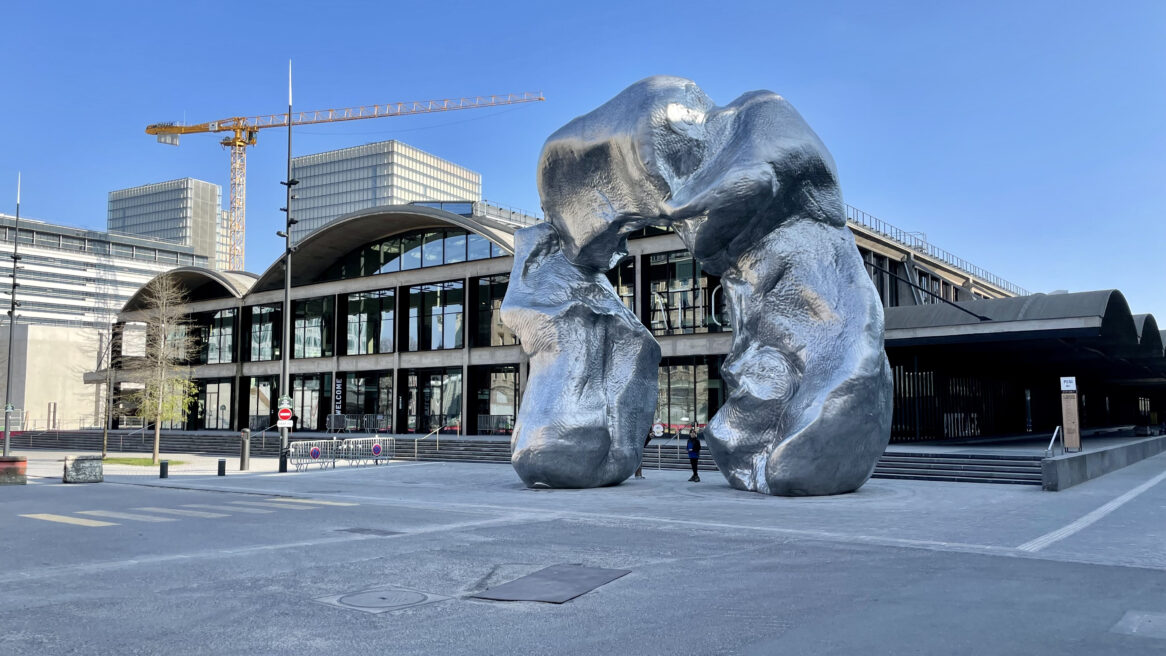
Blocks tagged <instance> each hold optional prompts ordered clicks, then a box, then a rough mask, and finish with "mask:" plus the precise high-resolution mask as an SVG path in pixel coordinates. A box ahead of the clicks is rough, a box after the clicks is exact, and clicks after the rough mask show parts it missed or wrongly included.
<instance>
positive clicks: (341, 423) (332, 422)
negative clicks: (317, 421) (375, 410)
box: [324, 414, 389, 433]
mask: <svg viewBox="0 0 1166 656" xmlns="http://www.w3.org/2000/svg"><path fill="white" fill-rule="evenodd" d="M324 427H325V429H326V430H327V431H328V432H329V433H352V432H356V431H367V432H370V433H382V432H386V431H388V430H389V417H388V416H387V415H372V414H368V415H362V414H331V415H328V416H326V417H325V418H324Z"/></svg>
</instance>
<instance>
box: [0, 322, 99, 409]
mask: <svg viewBox="0 0 1166 656" xmlns="http://www.w3.org/2000/svg"><path fill="white" fill-rule="evenodd" d="M101 343H102V341H101V332H100V331H99V330H98V329H96V328H82V327H72V326H39V325H28V324H20V323H17V325H16V341H15V342H14V344H13V354H12V355H13V359H12V365H13V366H12V381H13V384H12V396H11V402H12V404H13V405H14V406H16V407H17V408H23V409H24V411H25V421H26V423H25V426H26V427H29V428H32V427H35V428H39V429H44V428H47V427H48V425H47V423H48V421H49V418H50V417H49V404H50V403H56V404H57V407H56V418H57V423H58V426H60V427H61V428H76V427H77V424H78V420H79V419H80V418H82V417H85V418H87V419H88V418H90V417H92V416H93V414H94V408H95V407H97V406H98V398H97V395H98V393H99V388H98V386H96V385H87V384H85V382H84V381H83V376H84V374H85V372H87V371H92V370H93V369H94V368H95V367H96V365H97V356H98V351H99V349H100V345H101ZM7 366H8V326H7V325H6V326H4V327H3V328H2V329H0V378H2V377H3V372H4V371H5V370H6V367H7ZM6 384H7V381H6V380H4V381H0V404H2V400H3V398H4V393H5V385H6ZM0 410H2V408H0Z"/></svg>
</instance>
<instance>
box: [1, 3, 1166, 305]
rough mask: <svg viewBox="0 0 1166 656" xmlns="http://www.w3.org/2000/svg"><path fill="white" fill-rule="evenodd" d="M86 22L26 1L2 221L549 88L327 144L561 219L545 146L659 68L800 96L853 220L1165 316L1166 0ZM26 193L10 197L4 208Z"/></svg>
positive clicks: (202, 15) (218, 177)
mask: <svg viewBox="0 0 1166 656" xmlns="http://www.w3.org/2000/svg"><path fill="white" fill-rule="evenodd" d="M1108 4H1109V5H1110V6H1104V7H1103V6H1102V5H1101V3H1083V2H1008V3H1003V2H1001V3H996V2H980V3H959V4H956V3H932V2H920V3H910V2H891V3H871V2H814V3H810V2H777V1H775V0H770V1H768V2H741V3H735V2H721V3H707V2H700V3H697V2H685V1H683V0H677V1H675V2H666V3H655V2H628V1H627V0H624V1H623V2H606V1H604V0H594V1H592V2H588V3H575V4H572V5H571V6H565V5H564V6H561V5H560V4H559V3H553V2H531V3H514V2H477V3H457V2H443V3H388V2H351V1H350V2H344V3H335V4H329V3H319V2H313V3H308V2H298V1H292V2H286V3H265V2H249V3H231V4H227V3H214V2H208V3H199V4H197V5H191V4H188V3H187V4H183V3H156V2H150V3H130V2H121V3H86V4H84V5H83V4H81V3H66V4H60V3H58V4H53V3H41V2H21V1H15V2H8V3H5V4H4V5H3V6H2V8H0V24H2V25H5V26H6V29H5V36H4V38H3V39H0V62H2V63H0V89H2V90H3V91H0V99H3V100H2V101H0V211H3V212H6V213H12V211H13V210H14V209H15V182H16V173H17V171H18V170H19V171H22V172H23V176H24V193H23V199H22V200H23V202H22V214H23V215H24V216H27V217H33V218H39V219H43V220H47V221H53V222H59V223H65V224H70V225H78V226H85V227H91V228H98V229H101V228H104V225H105V205H106V194H107V193H108V192H109V191H110V190H113V189H120V188H124V187H130V186H135V185H139V184H146V183H149V182H158V181H162V180H170V179H174V178H180V177H185V176H191V177H196V178H200V179H203V180H209V181H212V182H215V183H218V184H221V185H223V187H224V195H225V194H226V188H227V173H228V166H229V161H228V155H227V152H226V151H224V150H223V149H222V148H221V147H220V146H219V145H218V143H217V139H216V138H215V137H214V136H213V135H192V136H188V137H184V138H183V140H182V145H181V146H179V147H178V148H174V147H169V146H163V145H160V144H157V143H156V142H155V141H154V138H153V137H150V136H148V135H146V134H145V133H144V128H145V126H146V125H147V124H149V123H155V122H159V121H165V120H183V119H184V118H185V120H186V121H187V122H201V121H207V120H214V119H218V118H226V117H229V116H237V115H252V114H261V113H270V112H280V111H283V110H284V108H285V104H286V98H287V96H286V78H287V72H286V68H287V60H288V59H292V60H294V66H295V101H296V109H321V108H329V107H346V106H352V105H361V104H371V103H377V102H388V101H398V100H423V99H429V98H443V97H450V96H461V95H476V94H488V93H500V92H501V93H505V92H513V91H542V92H543V93H545V95H546V97H547V102H545V103H538V104H531V105H519V106H514V107H509V108H497V109H486V110H472V111H469V112H454V113H448V114H435V115H429V116H420V117H403V118H389V119H377V120H371V121H357V122H354V123H349V124H338V125H326V126H314V127H310V128H304V129H302V130H301V131H299V132H297V133H296V137H295V146H294V154H296V155H302V154H308V153H314V152H320V151H323V150H329V149H333V148H341V147H346V146H352V145H359V144H362V143H368V142H372V141H380V140H384V139H400V140H402V141H405V142H407V143H410V144H412V145H415V146H417V147H419V148H422V149H425V150H428V151H430V152H433V153H434V154H436V155H439V156H442V157H445V158H448V159H451V160H454V161H456V162H458V163H460V164H463V165H465V166H468V167H470V168H472V169H475V170H477V171H479V172H481V173H482V175H483V183H484V192H485V196H486V198H488V199H490V200H492V201H495V202H500V203H504V204H508V205H513V206H516V207H525V208H532V209H533V208H537V207H538V193H537V190H536V189H535V184H534V180H535V161H536V158H537V156H538V152H539V149H540V147H541V145H542V142H543V140H544V139H545V138H546V136H547V135H548V134H550V133H551V132H552V131H554V130H555V129H556V128H557V127H559V126H560V125H562V124H563V123H565V122H566V121H568V120H570V119H571V118H573V117H574V116H577V115H579V114H582V113H585V112H587V111H589V110H590V109H592V108H593V107H595V106H597V105H598V104H600V103H602V102H604V101H605V100H607V99H608V98H610V97H611V96H612V95H614V94H615V93H617V92H618V91H619V90H620V89H622V88H623V87H625V86H627V85H628V84H630V83H632V82H634V81H636V80H638V79H640V78H643V77H646V76H648V75H652V74H661V73H665V74H672V75H680V76H684V77H689V78H692V79H693V80H695V81H696V82H697V83H698V84H700V85H701V86H702V87H703V88H704V89H705V90H706V91H707V92H708V93H709V95H710V96H712V97H713V98H714V99H715V100H717V101H718V102H719V103H722V104H724V103H728V102H729V101H731V100H732V99H733V98H735V97H736V96H737V95H739V94H741V93H743V92H745V91H748V90H752V89H771V90H774V91H776V92H778V93H781V94H782V95H784V96H785V97H786V98H787V99H789V100H790V101H791V102H792V103H793V104H794V106H795V107H797V108H798V110H799V111H800V112H801V113H802V115H803V116H805V117H806V119H807V120H808V121H809V123H810V125H811V126H813V128H814V129H815V130H816V131H817V132H818V134H819V135H820V136H821V137H822V139H823V140H824V141H825V143H826V145H827V146H828V147H829V149H830V150H831V152H832V153H833V155H834V159H835V161H836V162H837V165H838V169H839V173H840V175H841V179H842V185H843V192H844V194H845V197H846V200H847V201H848V202H850V203H851V204H853V205H855V206H857V207H859V208H861V209H863V210H865V211H867V212H869V213H871V214H873V215H875V216H878V217H879V218H882V219H884V220H886V221H889V222H890V223H892V224H894V225H897V226H899V227H900V228H903V229H905V230H910V231H921V232H924V233H926V235H927V238H928V240H929V241H931V242H932V243H934V244H936V245H938V246H940V247H942V248H946V249H947V250H949V251H952V252H954V253H955V254H957V255H959V256H961V257H964V258H965V259H967V260H970V261H972V262H974V263H976V264H978V265H980V266H982V267H984V268H986V269H988V270H989V271H992V272H994V273H996V274H998V275H1000V276H1002V277H1004V278H1006V279H1008V280H1011V281H1013V282H1015V283H1017V284H1019V285H1021V286H1023V287H1026V288H1028V289H1030V290H1033V291H1050V290H1054V289H1069V290H1073V291H1082V290H1088V289H1100V288H1109V287H1116V288H1119V289H1121V290H1122V291H1123V292H1125V293H1126V295H1127V298H1128V299H1129V300H1130V305H1131V307H1132V309H1133V311H1134V312H1135V313H1136V312H1147V311H1149V312H1153V313H1155V314H1156V315H1157V316H1158V317H1159V318H1160V321H1166V296H1164V294H1163V282H1164V281H1166V258H1164V257H1163V255H1162V250H1163V246H1164V245H1166V221H1164V220H1163V219H1164V218H1166V217H1164V216H1163V215H1164V208H1166V184H1164V182H1166V3H1163V2H1120V3H1108ZM285 149H286V137H285V134H284V133H282V132H280V131H277V130H269V131H264V132H262V133H260V136H259V145H258V146H257V147H254V148H252V149H250V151H249V157H248V180H247V187H248V196H247V245H246V249H247V268H248V269H250V270H253V271H255V270H262V269H263V268H265V267H267V266H268V265H269V264H270V263H271V262H272V261H273V260H274V258H275V257H276V256H277V255H278V252H279V249H280V248H281V240H279V239H278V238H277V237H275V235H274V232H275V230H277V229H279V227H280V224H281V222H282V215H281V214H280V213H279V211H278V209H279V208H280V207H281V206H282V205H283V188H282V187H281V186H280V185H279V181H280V180H282V179H283V178H284V166H285V160H284V158H285ZM5 189H10V191H4V190H5Z"/></svg>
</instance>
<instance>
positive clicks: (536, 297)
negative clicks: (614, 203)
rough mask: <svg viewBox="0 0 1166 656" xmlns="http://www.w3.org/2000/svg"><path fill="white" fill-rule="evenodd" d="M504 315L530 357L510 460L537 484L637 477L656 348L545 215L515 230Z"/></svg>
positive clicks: (651, 404) (652, 404)
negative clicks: (567, 252) (573, 258)
mask: <svg viewBox="0 0 1166 656" xmlns="http://www.w3.org/2000/svg"><path fill="white" fill-rule="evenodd" d="M502 320H503V322H505V324H506V325H507V326H509V327H510V328H511V330H513V331H514V333H515V334H516V335H517V336H518V338H519V339H520V340H521V341H522V348H523V349H524V350H525V351H526V353H527V354H528V355H529V356H530V375H529V376H528V378H527V382H526V390H525V391H524V393H523V399H522V407H521V408H520V409H519V412H518V418H517V421H516V422H515V426H514V434H513V436H512V437H511V445H512V454H511V462H512V463H513V464H514V469H515V471H517V472H518V475H519V477H521V478H522V480H523V482H525V483H526V484H527V485H528V486H531V487H556V488H558V487H567V488H578V487H600V486H604V485H616V484H618V483H620V482H621V481H623V480H624V479H626V478H627V477H628V476H631V475H632V473H633V472H634V471H635V470H636V467H637V466H638V465H639V463H640V455H641V453H642V451H643V444H644V435H646V434H647V432H648V427H649V426H650V425H651V422H652V413H653V412H655V410H656V370H657V367H658V366H659V364H660V346H659V345H658V344H657V343H656V340H654V339H652V335H651V334H650V333H649V332H648V329H647V328H645V327H644V326H643V324H641V323H640V321H639V319H637V318H636V315H635V314H633V313H632V312H631V311H630V310H628V309H627V308H626V307H624V305H623V303H622V302H621V301H620V299H619V296H617V295H616V293H615V290H614V289H612V287H611V283H609V282H608V281H607V277H606V276H605V275H604V274H603V272H601V271H596V270H594V269H587V268H583V267H577V266H575V265H573V264H571V263H570V262H568V261H567V258H566V257H564V255H563V251H562V249H561V247H560V244H559V237H558V234H557V233H556V232H555V229H554V227H553V226H551V225H550V224H547V223H543V224H540V225H535V226H532V227H529V228H523V229H521V230H518V231H517V232H516V233H515V255H514V271H513V273H512V274H511V276H510V284H509V286H508V288H507V290H506V298H505V299H504V300H503V303H502Z"/></svg>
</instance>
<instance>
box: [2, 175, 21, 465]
mask: <svg viewBox="0 0 1166 656" xmlns="http://www.w3.org/2000/svg"><path fill="white" fill-rule="evenodd" d="M19 248H20V173H17V174H16V228H15V230H14V235H13V237H12V292H11V298H10V299H9V304H8V373H7V374H6V375H5V376H4V456H5V457H7V456H9V455H11V451H12V448H11V442H12V433H11V421H12V409H13V408H12V342H14V341H16V263H17V262H19V261H20V254H19V253H18V252H17V251H18V249H19Z"/></svg>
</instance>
